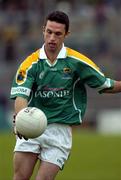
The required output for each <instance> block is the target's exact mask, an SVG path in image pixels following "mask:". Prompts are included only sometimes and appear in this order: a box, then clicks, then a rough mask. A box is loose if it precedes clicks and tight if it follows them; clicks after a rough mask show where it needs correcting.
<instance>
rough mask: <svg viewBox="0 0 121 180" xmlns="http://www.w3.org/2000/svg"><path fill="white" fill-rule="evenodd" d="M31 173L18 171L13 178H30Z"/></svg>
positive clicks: (24, 179) (23, 179)
mask: <svg viewBox="0 0 121 180" xmlns="http://www.w3.org/2000/svg"><path fill="white" fill-rule="evenodd" d="M30 177H31V175H30V174H27V173H23V172H21V171H16V172H15V173H14V176H13V180H28V179H30Z"/></svg>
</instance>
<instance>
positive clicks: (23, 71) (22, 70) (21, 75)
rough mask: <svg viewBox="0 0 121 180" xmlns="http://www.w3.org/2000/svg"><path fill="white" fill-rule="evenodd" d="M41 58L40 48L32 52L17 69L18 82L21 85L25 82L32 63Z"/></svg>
mask: <svg viewBox="0 0 121 180" xmlns="http://www.w3.org/2000/svg"><path fill="white" fill-rule="evenodd" d="M38 58H39V50H37V51H35V52H34V53H32V54H31V55H30V56H28V57H27V58H26V59H25V60H24V61H23V63H22V64H21V65H20V67H19V69H18V70H17V74H16V83H17V84H19V85H21V84H23V83H24V82H25V80H26V77H27V71H28V70H29V69H30V67H31V66H32V64H34V63H36V62H37V61H38Z"/></svg>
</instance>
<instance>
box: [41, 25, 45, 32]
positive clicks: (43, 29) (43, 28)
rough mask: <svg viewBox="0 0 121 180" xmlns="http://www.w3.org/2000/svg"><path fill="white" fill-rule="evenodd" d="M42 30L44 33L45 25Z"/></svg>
mask: <svg viewBox="0 0 121 180" xmlns="http://www.w3.org/2000/svg"><path fill="white" fill-rule="evenodd" d="M42 32H43V34H44V32H45V26H43V27H42Z"/></svg>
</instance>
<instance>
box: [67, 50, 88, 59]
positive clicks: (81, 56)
mask: <svg viewBox="0 0 121 180" xmlns="http://www.w3.org/2000/svg"><path fill="white" fill-rule="evenodd" d="M66 49H67V56H68V57H73V58H75V59H79V60H80V59H83V60H84V59H89V58H88V57H87V56H85V55H84V54H82V53H80V52H79V51H76V50H74V49H71V48H69V47H66Z"/></svg>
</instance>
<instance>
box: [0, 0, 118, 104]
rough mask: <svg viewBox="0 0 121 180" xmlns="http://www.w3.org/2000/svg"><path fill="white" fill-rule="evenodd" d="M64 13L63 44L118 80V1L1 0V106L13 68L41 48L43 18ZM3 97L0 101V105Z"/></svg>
mask: <svg viewBox="0 0 121 180" xmlns="http://www.w3.org/2000/svg"><path fill="white" fill-rule="evenodd" d="M53 10H63V11H65V12H66V13H67V14H68V15H69V17H70V23H71V29H70V30H71V35H70V37H69V38H68V40H67V42H66V44H67V46H70V47H72V48H74V49H77V50H79V51H80V52H81V53H84V54H85V55H87V56H88V57H90V58H91V59H93V61H94V62H96V64H98V65H99V66H100V68H102V70H103V72H105V73H106V74H108V75H109V76H110V77H113V78H115V79H117V80H119V79H121V75H120V74H121V1H120V0H116V1H115V0H36V1H35V0H20V1H17V0H0V56H1V59H0V83H1V84H2V86H1V87H0V104H1V103H2V102H3V95H5V97H7V98H8V96H9V91H10V86H11V80H12V78H13V75H14V74H15V71H16V67H17V66H18V64H20V62H21V61H22V60H23V59H24V58H25V57H26V56H27V55H29V53H31V52H33V51H35V50H36V49H38V48H40V47H41V45H42V41H43V37H42V26H43V23H44V18H45V16H46V15H47V14H48V13H49V12H50V11H53ZM1 97H2V101H1Z"/></svg>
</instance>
